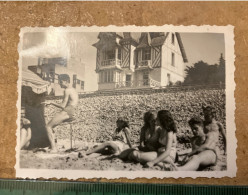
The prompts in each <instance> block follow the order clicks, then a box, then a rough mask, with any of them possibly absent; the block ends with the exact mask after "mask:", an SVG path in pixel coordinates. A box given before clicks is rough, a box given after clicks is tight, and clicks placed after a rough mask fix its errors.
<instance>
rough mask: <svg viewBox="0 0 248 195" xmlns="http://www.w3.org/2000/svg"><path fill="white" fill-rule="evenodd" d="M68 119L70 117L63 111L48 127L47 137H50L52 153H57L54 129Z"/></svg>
mask: <svg viewBox="0 0 248 195" xmlns="http://www.w3.org/2000/svg"><path fill="white" fill-rule="evenodd" d="M66 119H69V116H68V114H67V113H66V112H65V111H62V112H60V113H58V114H56V115H55V116H54V117H53V118H52V119H51V120H50V121H49V122H48V124H47V125H46V130H47V135H48V139H49V142H50V144H51V152H52V153H54V152H57V148H56V143H55V137H54V133H53V129H52V128H53V127H54V126H56V125H58V124H60V123H62V122H63V121H64V120H66Z"/></svg>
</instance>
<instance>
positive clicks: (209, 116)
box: [202, 106, 226, 154]
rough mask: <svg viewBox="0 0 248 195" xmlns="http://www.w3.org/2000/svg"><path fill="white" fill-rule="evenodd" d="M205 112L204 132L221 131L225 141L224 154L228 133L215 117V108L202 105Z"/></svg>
mask: <svg viewBox="0 0 248 195" xmlns="http://www.w3.org/2000/svg"><path fill="white" fill-rule="evenodd" d="M202 109H203V114H204V132H205V134H207V133H208V132H210V131H216V132H217V131H218V132H220V133H221V135H222V138H223V143H224V154H225V153H226V134H225V132H224V128H223V125H222V123H220V122H219V121H217V120H216V119H215V114H216V112H215V110H214V108H213V107H211V106H207V107H204V106H203V107H202Z"/></svg>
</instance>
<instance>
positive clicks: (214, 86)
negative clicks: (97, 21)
mask: <svg viewBox="0 0 248 195" xmlns="http://www.w3.org/2000/svg"><path fill="white" fill-rule="evenodd" d="M233 38H234V35H233V27H232V26H223V27H217V26H214V27H213V26H198V27H197V26H188V27H187V26H185V27H184V26H180V27H176V26H162V27H154V26H153V27H149V26H148V27H135V26H127V27H114V26H109V27H49V28H22V29H21V32H20V43H19V50H18V51H19V80H18V94H19V98H18V102H17V107H18V112H19V113H18V120H17V124H18V129H17V132H16V134H17V146H16V151H17V154H16V160H17V163H16V166H15V168H16V176H17V177H22V178H26V177H28V178H39V177H43V178H51V177H57V178H68V179H77V178H101V177H103V178H120V177H126V178H136V177H145V178H152V177H157V178H164V177H174V178H178V177H193V178H195V177H218V178H219V177H224V176H229V177H234V176H235V175H236V137H235V123H234V109H235V104H234V89H235V83H234V78H233V74H234V58H235V55H234V40H233Z"/></svg>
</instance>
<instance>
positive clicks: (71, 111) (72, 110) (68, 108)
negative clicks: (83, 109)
mask: <svg viewBox="0 0 248 195" xmlns="http://www.w3.org/2000/svg"><path fill="white" fill-rule="evenodd" d="M64 111H65V112H66V113H67V114H68V116H69V118H73V116H74V114H75V107H74V106H72V105H70V106H66V107H65V108H64Z"/></svg>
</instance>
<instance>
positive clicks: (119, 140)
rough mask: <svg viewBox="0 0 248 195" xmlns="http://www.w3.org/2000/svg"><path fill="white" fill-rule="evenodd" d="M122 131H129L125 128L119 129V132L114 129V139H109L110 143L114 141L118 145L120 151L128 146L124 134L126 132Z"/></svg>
mask: <svg viewBox="0 0 248 195" xmlns="http://www.w3.org/2000/svg"><path fill="white" fill-rule="evenodd" d="M124 131H127V133H129V130H128V129H127V128H125V129H123V130H121V131H120V132H117V131H115V133H114V135H113V140H114V141H111V142H112V143H114V144H116V145H117V146H118V148H119V151H120V152H122V151H124V150H126V149H128V148H129V146H128V144H127V138H126V135H125V134H126V133H125V132H124Z"/></svg>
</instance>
